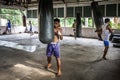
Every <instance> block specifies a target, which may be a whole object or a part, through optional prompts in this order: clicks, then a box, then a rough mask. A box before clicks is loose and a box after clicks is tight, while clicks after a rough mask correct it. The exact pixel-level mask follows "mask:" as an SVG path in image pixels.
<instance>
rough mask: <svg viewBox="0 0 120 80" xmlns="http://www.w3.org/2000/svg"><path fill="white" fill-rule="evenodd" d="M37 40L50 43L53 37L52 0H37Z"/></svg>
mask: <svg viewBox="0 0 120 80" xmlns="http://www.w3.org/2000/svg"><path fill="white" fill-rule="evenodd" d="M38 18H39V23H38V24H39V40H40V41H41V42H42V43H46V44H48V43H50V42H52V40H53V38H54V27H53V3H52V0H39V5H38Z"/></svg>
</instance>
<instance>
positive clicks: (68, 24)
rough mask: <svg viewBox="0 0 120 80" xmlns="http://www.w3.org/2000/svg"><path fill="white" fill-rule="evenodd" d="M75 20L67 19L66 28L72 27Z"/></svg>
mask: <svg viewBox="0 0 120 80" xmlns="http://www.w3.org/2000/svg"><path fill="white" fill-rule="evenodd" d="M74 20H75V18H67V19H66V22H67V27H72V24H73V23H74Z"/></svg>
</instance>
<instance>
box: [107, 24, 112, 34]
mask: <svg viewBox="0 0 120 80" xmlns="http://www.w3.org/2000/svg"><path fill="white" fill-rule="evenodd" d="M107 28H108V30H109V32H110V33H111V34H112V33H113V32H112V29H111V28H110V25H108V26H107Z"/></svg>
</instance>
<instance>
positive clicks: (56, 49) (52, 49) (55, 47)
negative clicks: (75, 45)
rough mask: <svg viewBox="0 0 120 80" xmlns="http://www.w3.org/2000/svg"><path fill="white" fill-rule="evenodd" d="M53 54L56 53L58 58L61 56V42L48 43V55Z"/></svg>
mask: <svg viewBox="0 0 120 80" xmlns="http://www.w3.org/2000/svg"><path fill="white" fill-rule="evenodd" d="M52 54H54V56H55V57H56V58H59V57H60V44H59V43H56V44H52V43H49V44H48V45H47V51H46V55H47V57H51V56H52Z"/></svg>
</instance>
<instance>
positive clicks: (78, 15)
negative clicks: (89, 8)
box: [76, 13, 82, 37]
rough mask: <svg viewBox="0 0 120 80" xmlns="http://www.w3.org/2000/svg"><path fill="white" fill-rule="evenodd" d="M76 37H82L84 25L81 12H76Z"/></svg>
mask: <svg viewBox="0 0 120 80" xmlns="http://www.w3.org/2000/svg"><path fill="white" fill-rule="evenodd" d="M76 23H77V24H76V37H81V36H82V32H81V31H82V25H81V17H80V13H77V14H76Z"/></svg>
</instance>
